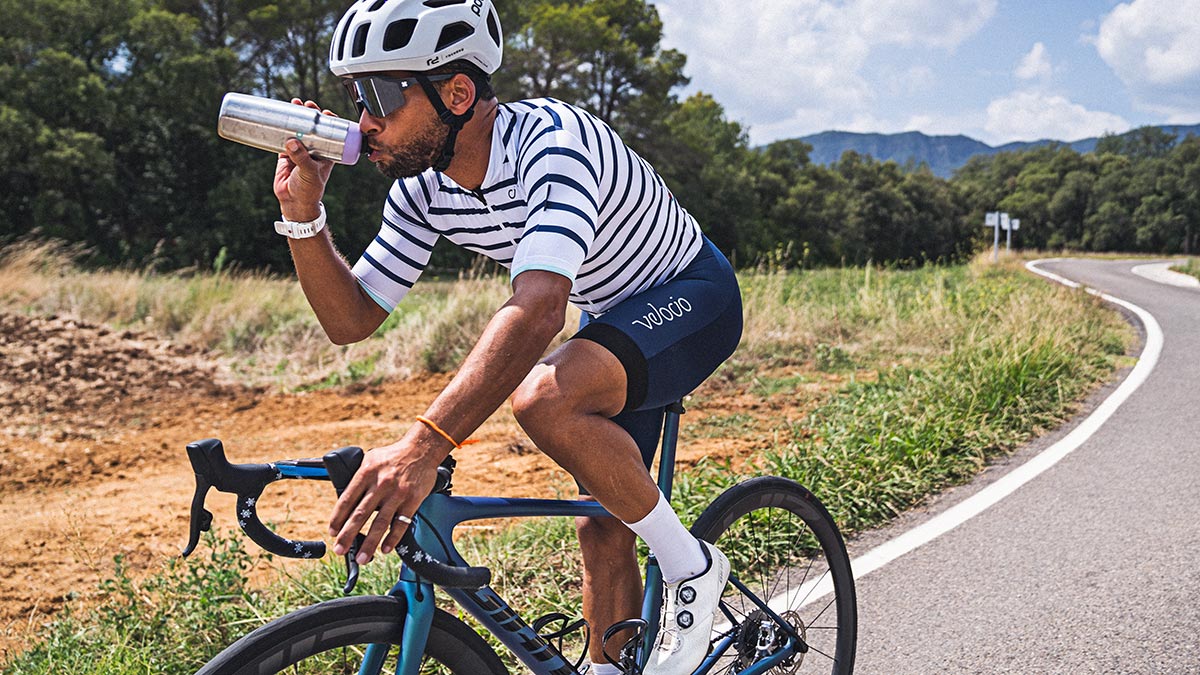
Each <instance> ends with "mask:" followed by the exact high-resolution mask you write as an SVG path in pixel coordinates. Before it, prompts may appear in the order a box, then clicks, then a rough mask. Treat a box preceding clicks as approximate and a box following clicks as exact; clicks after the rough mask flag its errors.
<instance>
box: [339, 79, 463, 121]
mask: <svg viewBox="0 0 1200 675" xmlns="http://www.w3.org/2000/svg"><path fill="white" fill-rule="evenodd" d="M452 77H454V74H453V73H449V74H445V75H429V76H426V78H427V79H428V80H429V81H430V82H441V81H442V80H448V79H450V78H452ZM419 84H420V82H418V81H417V78H415V77H386V76H384V75H368V76H367V77H356V78H354V79H346V80H342V86H343V87H345V88H346V93H347V94H349V95H350V102H351V103H353V104H354V107H355V109H357V110H358V114H359V115H360V116H361V115H362V113H363V111H364V110H366V111H367V112H368V113H370V114H371V116H372V117H387V116H388V115H390V114H391V113H393V112H395V111H396V110H399V109H400V108H402V107H404V103H405V101H406V99H405V96H404V91H405V90H406V89H408V88H409V87H412V86H414V85H419Z"/></svg>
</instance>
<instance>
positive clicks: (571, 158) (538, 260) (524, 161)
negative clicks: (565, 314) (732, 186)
mask: <svg viewBox="0 0 1200 675" xmlns="http://www.w3.org/2000/svg"><path fill="white" fill-rule="evenodd" d="M439 237H446V238H447V239H449V240H451V241H452V242H454V243H456V244H458V245H460V246H463V247H464V248H467V249H469V250H472V251H476V252H480V253H482V254H484V255H486V256H488V257H490V258H492V259H493V260H496V261H497V262H499V263H500V264H502V265H505V266H508V267H510V268H511V270H512V274H513V275H514V276H515V275H517V274H520V273H522V272H524V271H527V270H548V271H551V272H555V273H557V274H562V275H564V276H567V277H568V278H570V279H571V280H572V282H573V288H572V293H571V302H572V303H574V304H576V305H578V306H579V307H580V308H581V309H583V310H584V311H587V312H588V313H590V314H593V315H596V314H601V313H603V312H604V311H605V310H606V309H608V308H609V307H612V306H613V305H615V304H616V303H618V302H620V301H621V300H623V299H625V298H628V297H629V296H631V295H633V294H635V293H639V292H641V291H643V290H646V289H648V288H652V287H654V286H657V285H660V284H662V283H664V282H666V281H667V280H669V279H671V278H672V277H673V276H675V275H676V274H677V273H678V272H679V270H681V269H683V268H684V267H686V266H687V264H688V263H690V262H691V261H692V259H693V258H694V257H695V255H696V253H697V252H698V251H699V250H700V246H701V236H700V230H699V227H698V226H697V225H696V222H695V220H694V219H692V217H691V216H690V215H689V214H688V213H687V211H685V210H684V209H683V208H682V207H680V206H679V204H678V203H677V202H676V201H675V198H674V197H673V196H672V195H671V193H670V191H669V190H668V189H667V187H666V185H665V184H663V182H662V178H661V177H660V176H659V175H658V174H657V173H656V172H655V171H654V169H653V168H652V167H651V166H650V165H649V164H648V163H647V162H646V161H645V160H644V159H642V158H641V157H639V156H638V155H637V154H636V153H634V152H633V151H632V150H630V149H629V148H628V147H626V146H625V144H624V143H623V142H621V139H620V138H619V137H618V136H617V135H616V134H615V133H614V132H613V131H612V129H610V128H609V127H608V125H607V124H605V123H604V122H603V121H601V120H600V119H598V118H596V117H595V116H593V115H591V114H590V113H588V112H586V111H584V110H582V109H580V108H576V107H574V106H571V105H568V104H565V103H562V102H560V101H555V100H553V99H535V100H529V101H516V102H513V103H508V104H505V105H502V106H500V107H499V109H498V110H497V114H496V120H495V122H494V125H493V128H492V148H491V155H490V156H489V162H488V170H487V174H486V176H485V177H484V180H483V185H481V186H480V187H479V189H478V190H474V191H472V190H467V189H465V188H463V187H462V186H460V185H457V184H456V183H455V182H454V181H453V180H452V179H451V178H450V177H449V176H446V175H445V174H440V173H436V172H434V171H432V170H429V171H426V172H425V173H423V174H421V175H419V176H415V177H413V178H407V179H403V180H399V181H396V182H395V184H393V186H392V189H391V191H390V192H389V194H388V199H387V202H386V203H385V205H384V209H383V225H382V227H381V228H380V233H379V236H378V237H376V239H375V241H373V242H372V243H371V244H370V245H369V246H368V247H367V250H366V252H364V253H363V256H362V258H361V259H360V260H359V261H358V263H356V264H355V266H354V273H355V275H357V276H358V277H359V279H360V282H361V283H362V284H363V286H365V287H366V288H368V290H370V291H371V295H372V297H374V298H376V299H377V300H378V301H379V302H380V303H381V304H384V305H385V307H386V308H387V309H389V310H390V309H391V308H392V307H394V306H395V304H396V303H398V302H399V301H400V300H401V298H403V297H404V295H405V294H406V293H407V292H408V289H409V288H411V286H412V284H413V283H415V281H416V279H417V278H418V277H419V276H420V274H421V270H422V269H424V266H425V265H426V264H428V261H429V255H430V251H432V249H433V246H434V244H435V243H436V242H437V240H438V238H439ZM389 305H390V306H389Z"/></svg>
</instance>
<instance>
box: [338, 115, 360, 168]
mask: <svg viewBox="0 0 1200 675" xmlns="http://www.w3.org/2000/svg"><path fill="white" fill-rule="evenodd" d="M359 157H362V132H361V131H359V130H358V125H357V124H355V125H354V126H352V127H350V128H349V129H347V130H346V147H345V148H344V149H343V150H342V161H341V163H342V164H354V163H356V162H358V158H359Z"/></svg>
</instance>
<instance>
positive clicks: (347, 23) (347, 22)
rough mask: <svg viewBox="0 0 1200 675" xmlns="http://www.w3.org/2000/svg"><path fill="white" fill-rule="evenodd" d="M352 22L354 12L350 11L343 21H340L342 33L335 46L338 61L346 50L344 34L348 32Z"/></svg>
mask: <svg viewBox="0 0 1200 675" xmlns="http://www.w3.org/2000/svg"><path fill="white" fill-rule="evenodd" d="M353 22H354V14H353V13H351V14H350V15H349V16H347V17H346V18H345V20H344V22H343V23H342V35H341V37H340V38H339V39H338V46H337V58H338V61H341V60H342V56H343V55H344V54H345V52H346V35H348V34H349V33H350V24H351V23H353Z"/></svg>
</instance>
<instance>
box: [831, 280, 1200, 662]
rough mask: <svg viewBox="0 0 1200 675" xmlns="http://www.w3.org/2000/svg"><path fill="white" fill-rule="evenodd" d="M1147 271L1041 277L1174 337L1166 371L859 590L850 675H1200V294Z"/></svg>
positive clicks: (857, 549)
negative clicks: (1078, 287) (1009, 488)
mask: <svg viewBox="0 0 1200 675" xmlns="http://www.w3.org/2000/svg"><path fill="white" fill-rule="evenodd" d="M1145 263H1146V261H1144V260H1143V261H1136V262H1134V261H1096V260H1088V261H1082V260H1062V261H1055V262H1050V263H1043V264H1042V265H1041V268H1042V269H1044V270H1046V271H1049V272H1053V273H1055V274H1058V275H1060V276H1063V277H1066V278H1068V279H1071V280H1074V281H1077V282H1080V283H1082V284H1084V285H1086V286H1089V287H1091V288H1095V289H1098V290H1101V291H1104V292H1105V293H1108V294H1110V295H1113V296H1115V297H1117V298H1121V299H1123V300H1126V301H1128V302H1131V303H1133V304H1135V305H1138V306H1140V307H1141V308H1143V309H1145V310H1147V311H1149V312H1150V313H1151V314H1152V315H1153V316H1154V317H1155V318H1156V319H1157V321H1158V323H1159V325H1160V326H1161V328H1162V331H1163V335H1164V342H1163V349H1162V353H1161V356H1160V359H1159V361H1158V364H1157V366H1156V367H1155V368H1154V370H1153V371H1152V372H1151V374H1150V376H1149V378H1148V379H1147V380H1146V381H1145V382H1144V383H1143V384H1142V386H1141V387H1140V388H1139V389H1138V390H1137V391H1136V392H1135V393H1134V394H1133V395H1132V396H1131V397H1130V398H1129V399H1128V400H1127V401H1125V403H1124V405H1122V406H1121V407H1120V408H1119V409H1118V410H1117V412H1116V413H1115V414H1114V415H1113V416H1112V417H1111V418H1109V420H1108V421H1107V422H1106V423H1105V424H1104V426H1103V427H1101V428H1100V430H1099V431H1098V432H1096V434H1095V435H1093V436H1092V437H1091V438H1090V439H1089V440H1088V441H1087V442H1085V443H1084V444H1083V445H1082V446H1080V447H1079V448H1078V449H1076V450H1075V451H1074V452H1072V453H1071V454H1069V455H1067V456H1066V457H1065V458H1063V459H1062V460H1061V461H1060V462H1058V463H1057V464H1055V465H1054V466H1053V467H1051V468H1050V469H1048V470H1047V471H1045V472H1044V473H1042V474H1040V475H1039V476H1037V477H1036V478H1034V479H1033V480H1031V481H1030V482H1028V483H1026V484H1025V485H1023V486H1022V487H1020V488H1019V489H1017V490H1016V491H1015V492H1014V493H1013V494H1011V495H1009V496H1008V497H1007V498H1005V499H1003V500H1002V501H1000V502H999V503H997V504H996V505H994V506H992V507H991V508H989V509H987V510H986V511H984V512H983V513H981V514H980V515H978V516H976V517H974V518H972V519H971V520H968V521H966V522H965V523H963V524H962V525H960V526H958V527H957V528H955V529H953V530H951V531H949V532H947V533H946V534H944V535H942V536H941V537H939V538H937V539H935V540H933V541H931V542H929V543H927V544H925V545H924V546H921V547H920V548H917V549H916V550H914V551H912V552H911V553H908V554H906V555H904V556H902V557H900V558H898V559H896V560H894V561H892V562H891V563H889V564H887V565H886V566H884V567H882V568H880V569H878V570H876V571H874V572H871V573H870V574H867V575H866V576H864V577H863V578H861V579H859V581H858V586H857V587H858V599H859V648H858V663H857V667H856V668H855V672H856V673H862V674H880V675H909V674H914V675H915V674H922V673H952V674H955V673H1022V674H1036V673H1055V674H1058V673H1062V674H1070V675H1075V674H1086V673H1106V674H1107V673H1114V674H1131V675H1132V674H1140V673H1156V674H1157V673H1170V674H1176V673H1178V674H1191V675H1197V674H1200V447H1198V446H1200V414H1198V412H1200V405H1198V404H1200V377H1198V375H1200V289H1198V288H1185V287H1179V286H1174V285H1169V284H1166V283H1162V282H1161V281H1160V280H1153V279H1147V278H1145V277H1143V276H1138V275H1135V274H1133V273H1132V272H1131V269H1132V268H1134V267H1137V266H1139V265H1144V264H1145ZM1047 283H1049V282H1047ZM1113 387H1115V383H1114V385H1113V386H1110V387H1109V388H1107V390H1106V391H1105V392H1101V393H1099V394H1098V395H1097V396H1095V397H1093V400H1092V401H1090V405H1093V406H1094V405H1095V404H1097V403H1098V401H1099V400H1100V399H1101V398H1102V397H1103V396H1104V395H1106V394H1107V393H1109V392H1110V391H1111V389H1112V388H1113ZM1084 416H1085V415H1080V419H1082V417H1084ZM1078 421H1079V420H1076V421H1075V422H1073V424H1074V423H1077V422H1078ZM1070 426H1071V425H1067V427H1066V428H1064V429H1061V430H1059V431H1057V432H1056V433H1055V434H1052V435H1051V437H1048V438H1046V439H1042V440H1040V441H1038V442H1037V443H1034V444H1032V445H1031V446H1030V447H1029V448H1026V449H1024V450H1022V451H1021V452H1019V453H1017V454H1016V455H1015V456H1014V457H1012V458H1011V459H1010V460H1008V461H1007V462H1005V463H1003V464H1002V465H999V466H996V467H993V468H992V469H990V470H989V471H988V472H986V473H985V474H984V475H983V476H982V477H981V478H980V480H978V481H976V482H975V483H974V484H972V485H970V486H965V487H963V488H960V489H958V490H955V491H952V493H950V494H948V495H945V496H943V497H941V498H939V499H938V500H937V501H936V502H935V503H934V504H933V505H931V506H930V507H929V508H927V509H925V510H923V511H922V512H919V513H914V514H909V515H908V516H906V517H905V518H904V519H902V520H901V522H898V523H897V524H896V525H895V526H894V527H892V528H889V530H887V531H883V532H877V533H874V534H872V535H870V536H868V537H866V538H865V539H864V540H862V541H856V542H852V544H851V555H852V556H854V555H859V554H861V553H862V552H863V551H865V550H866V549H867V548H869V547H870V546H873V545H875V544H877V543H879V542H880V541H883V540H886V539H887V538H889V537H891V536H894V535H896V534H899V533H900V532H902V531H903V530H904V529H905V528H908V527H911V526H913V525H915V524H918V523H919V522H920V521H921V520H923V519H925V518H928V517H930V516H931V515H934V514H936V513H937V512H940V511H942V510H944V509H945V508H947V507H948V506H950V505H952V504H954V503H956V502H958V501H961V499H962V498H964V497H966V496H969V495H970V494H971V493H973V492H977V491H978V490H979V489H981V487H982V486H984V485H986V484H988V483H990V482H992V481H994V480H996V478H997V477H999V476H1000V475H1002V474H1003V473H1004V472H1006V471H1008V470H1011V469H1012V468H1014V467H1016V466H1018V465H1020V464H1021V463H1022V462H1023V461H1025V460H1026V459H1028V458H1029V457H1031V456H1033V455H1036V454H1037V453H1038V452H1040V450H1041V449H1043V448H1044V447H1047V446H1048V445H1049V444H1050V443H1052V442H1053V441H1054V440H1055V439H1056V438H1058V437H1061V436H1062V435H1064V434H1065V433H1066V432H1068V431H1069V430H1070Z"/></svg>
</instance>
